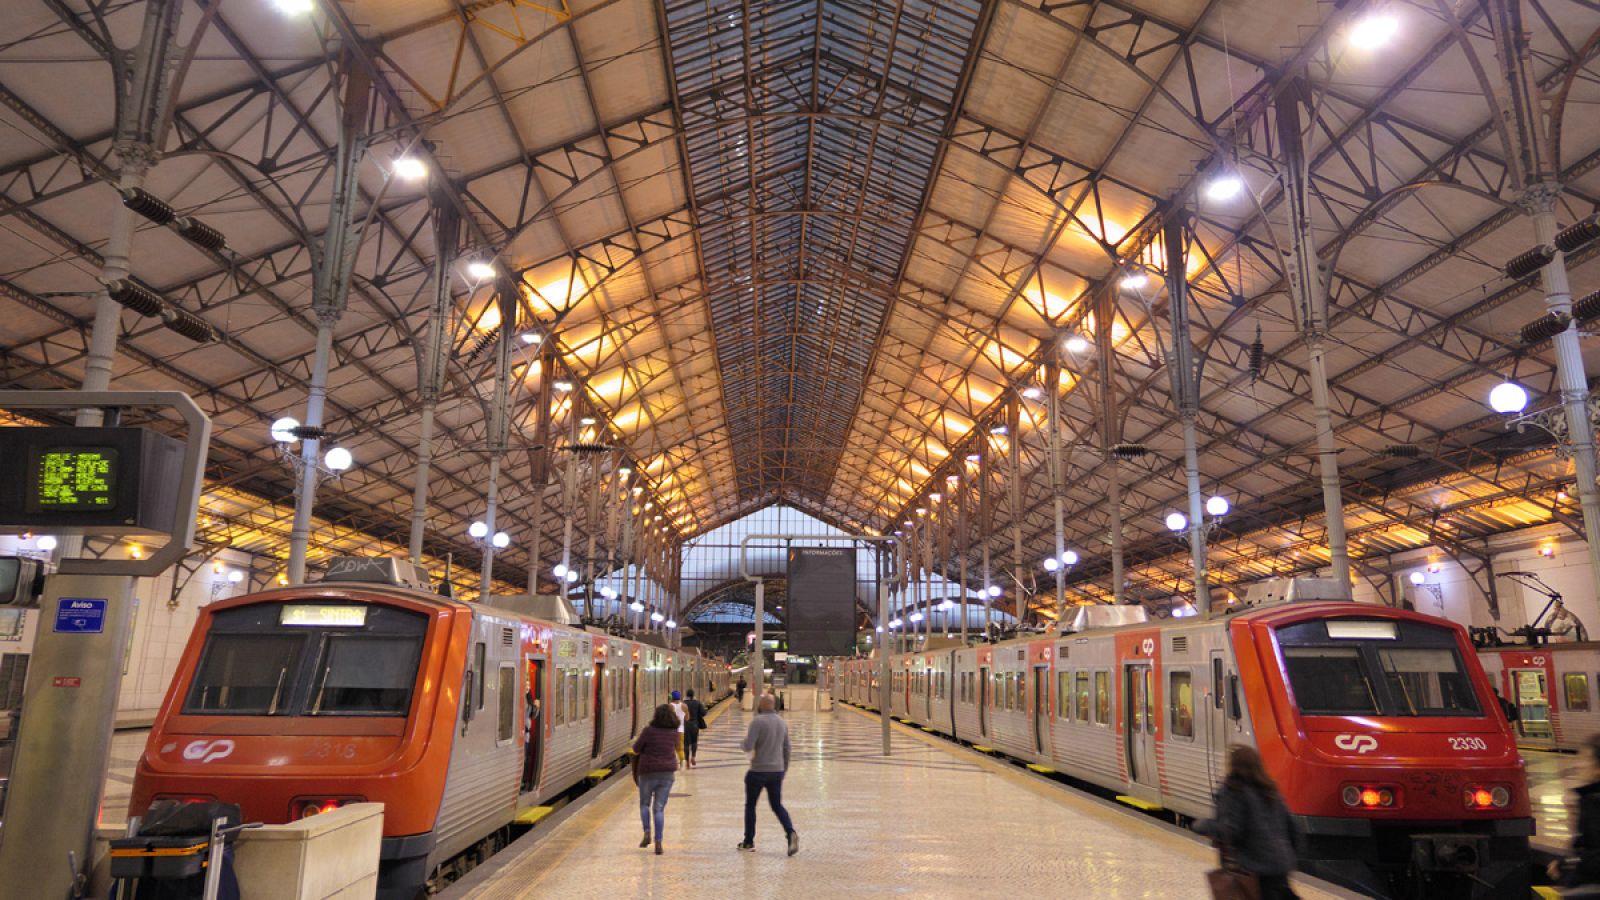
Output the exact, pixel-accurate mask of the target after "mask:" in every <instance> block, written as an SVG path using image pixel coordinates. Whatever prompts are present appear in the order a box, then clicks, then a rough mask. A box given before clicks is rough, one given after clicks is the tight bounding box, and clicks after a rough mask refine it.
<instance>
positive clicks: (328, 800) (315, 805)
mask: <svg viewBox="0 0 1600 900" xmlns="http://www.w3.org/2000/svg"><path fill="white" fill-rule="evenodd" d="M363 799H364V798H361V797H304V798H301V799H299V800H296V801H294V804H293V806H292V807H291V811H292V812H293V815H292V816H291V818H294V819H309V818H311V817H312V816H320V815H322V814H323V813H330V812H333V811H334V810H336V809H338V808H339V807H341V806H344V805H346V804H348V803H360V802H362V801H363Z"/></svg>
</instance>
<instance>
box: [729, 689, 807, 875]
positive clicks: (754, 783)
mask: <svg viewBox="0 0 1600 900" xmlns="http://www.w3.org/2000/svg"><path fill="white" fill-rule="evenodd" d="M777 709H778V700H777V698H776V697H773V696H772V695H771V694H762V695H761V696H760V697H758V698H756V717H755V719H754V720H752V721H751V722H750V730H749V731H747V732H745V736H744V744H743V747H744V751H745V752H746V753H748V754H750V770H749V771H748V772H745V773H744V840H743V841H740V842H739V849H740V850H754V849H756V801H757V800H760V799H761V792H762V791H763V790H764V791H766V792H767V803H768V804H769V805H770V806H771V807H772V812H773V815H776V816H777V817H778V822H779V823H780V824H782V825H783V833H784V834H785V835H787V836H788V838H789V855H790V856H793V855H795V854H796V853H799V852H800V833H799V832H797V831H795V830H794V822H793V821H792V820H790V818H789V811H788V810H786V809H784V808H783V776H784V775H785V774H786V773H787V772H788V771H789V724H788V723H787V722H785V721H783V717H782V716H779V715H778V713H777Z"/></svg>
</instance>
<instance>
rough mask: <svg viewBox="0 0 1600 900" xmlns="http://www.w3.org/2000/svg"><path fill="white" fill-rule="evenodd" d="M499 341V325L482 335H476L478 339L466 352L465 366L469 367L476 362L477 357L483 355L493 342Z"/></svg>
mask: <svg viewBox="0 0 1600 900" xmlns="http://www.w3.org/2000/svg"><path fill="white" fill-rule="evenodd" d="M499 339H500V326H499V325H496V326H495V327H493V328H491V329H489V330H488V331H485V332H484V333H483V334H480V335H478V339H477V340H475V341H473V342H472V349H471V350H470V351H468V352H467V365H469V366H470V365H472V364H473V363H475V362H477V361H478V357H479V356H480V355H481V354H482V353H483V351H485V350H487V349H489V348H490V347H491V346H493V345H494V342H495V341H497V340H499Z"/></svg>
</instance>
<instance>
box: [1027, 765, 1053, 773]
mask: <svg viewBox="0 0 1600 900" xmlns="http://www.w3.org/2000/svg"><path fill="white" fill-rule="evenodd" d="M1028 768H1030V769H1032V770H1033V771H1035V772H1038V773H1039V774H1040V775H1054V774H1055V773H1056V770H1055V769H1052V768H1050V767H1049V766H1041V765H1039V764H1038V763H1028Z"/></svg>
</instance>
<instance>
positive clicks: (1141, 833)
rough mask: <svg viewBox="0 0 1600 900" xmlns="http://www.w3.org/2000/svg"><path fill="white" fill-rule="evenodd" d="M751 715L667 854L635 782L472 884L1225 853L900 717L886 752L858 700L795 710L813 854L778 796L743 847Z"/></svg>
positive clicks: (1143, 863)
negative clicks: (904, 729) (643, 821)
mask: <svg viewBox="0 0 1600 900" xmlns="http://www.w3.org/2000/svg"><path fill="white" fill-rule="evenodd" d="M750 716H751V714H750V713H746V712H740V711H736V710H734V711H730V712H729V714H727V715H725V716H724V717H723V718H722V719H721V721H718V722H714V723H712V727H711V729H710V730H709V731H708V732H706V734H705V735H704V736H703V737H702V738H701V754H700V756H701V764H700V767H699V768H696V769H694V770H691V771H682V770H680V771H679V773H678V778H677V782H676V784H675V785H674V786H673V789H672V795H671V801H670V802H669V804H668V806H667V839H666V851H667V852H666V855H664V856H659V857H658V856H655V855H654V854H653V853H651V852H650V851H648V850H640V849H638V847H637V845H638V843H639V834H640V825H639V807H638V801H637V796H638V795H637V793H636V792H635V791H634V789H633V786H632V785H631V784H627V783H623V784H620V785H616V786H613V787H611V788H608V789H607V791H606V793H605V794H604V795H602V796H601V797H600V798H599V799H598V800H597V802H595V803H593V804H592V805H590V806H588V807H587V808H585V809H583V810H581V811H579V812H578V813H577V814H575V815H574V816H573V817H572V818H571V819H569V820H568V821H566V822H564V823H562V824H560V825H558V826H556V828H555V830H554V831H552V832H551V834H550V835H549V836H547V837H546V838H545V839H544V840H543V841H542V842H541V843H540V844H539V845H537V846H536V847H534V848H533V849H532V850H531V851H528V852H525V853H524V854H522V855H521V857H520V858H517V859H515V861H514V862H513V863H512V864H510V865H507V866H505V867H504V868H501V869H500V870H499V871H497V872H495V873H494V874H493V875H492V876H491V877H490V878H489V879H488V880H486V881H485V882H484V883H482V884H481V885H480V886H479V888H478V890H477V891H475V892H474V893H473V894H472V896H473V897H474V898H477V900H508V898H531V897H545V896H555V897H563V898H569V900H570V898H580V897H594V898H608V900H610V898H616V897H636V896H637V897H687V898H714V897H795V898H824V897H841V896H854V897H867V896H871V897H879V896H888V895H895V896H903V897H941V898H943V897H996V896H1014V897H1094V898H1096V900H1115V898H1188V897H1203V896H1206V886H1205V880H1204V872H1205V871H1206V870H1207V869H1209V868H1212V867H1213V866H1214V862H1213V861H1214V859H1215V857H1214V855H1213V853H1212V852H1211V851H1210V850H1209V849H1208V848H1207V847H1206V846H1205V845H1204V844H1202V843H1200V842H1199V841H1197V840H1193V839H1191V838H1189V837H1187V836H1185V835H1181V834H1174V833H1172V832H1171V831H1169V830H1167V829H1166V828H1164V827H1162V826H1160V825H1159V824H1157V823H1155V822H1154V821H1151V820H1147V819H1143V818H1142V817H1140V816H1138V815H1135V814H1129V813H1124V812H1121V811H1119V810H1114V809H1107V808H1106V807H1105V806H1103V805H1101V804H1099V803H1097V802H1095V801H1091V800H1088V799H1085V798H1082V797H1078V796H1075V795H1073V794H1071V793H1070V792H1068V791H1065V790H1060V789H1057V788H1055V787H1054V786H1049V785H1045V786H1037V785H1032V784H1030V783H1029V782H1028V781H1027V779H1024V778H1023V777H1021V776H1020V775H1016V774H1010V773H1000V772H995V771H991V770H990V769H989V768H985V767H983V766H980V765H979V764H977V763H976V762H975V761H973V760H971V759H970V758H969V757H967V756H965V755H964V754H960V753H956V752H953V751H952V750H951V749H950V748H947V747H944V746H940V745H938V744H935V743H930V742H925V741H922V740H919V739H917V738H915V737H911V736H909V735H906V734H904V733H901V732H899V730H898V729H897V730H896V733H895V735H894V743H893V751H894V753H893V756H892V757H891V758H888V759H885V758H884V757H883V756H881V755H880V743H879V731H878V723H877V720H876V719H875V718H869V717H867V716H865V715H862V714H860V713H858V712H856V711H854V710H849V709H844V708H840V709H837V710H836V711H834V712H822V713H813V712H791V713H788V714H787V715H786V718H787V719H788V722H789V730H790V736H791V740H792V743H793V748H794V758H793V762H792V764H791V767H790V770H789V775H788V777H787V779H786V781H785V783H784V801H785V805H786V806H787V807H788V809H789V812H790V814H791V815H793V817H794V820H795V827H796V828H797V829H798V831H799V832H800V835H801V848H800V854H799V855H798V856H795V857H793V858H789V857H786V856H785V855H784V845H783V835H782V833H781V831H780V829H779V827H778V825H777V821H776V820H775V819H774V818H773V816H772V813H771V812H770V811H769V810H768V809H767V808H766V806H765V803H764V802H763V804H762V806H761V808H760V810H759V819H758V820H757V834H756V845H757V851H756V852H755V853H739V852H736V851H735V850H734V845H735V844H736V843H737V842H738V841H739V839H740V837H741V833H742V828H743V796H744V795H743V791H744V786H743V774H744V769H745V756H744V754H743V753H741V752H740V751H739V749H738V742H739V740H740V739H741V738H742V737H743V735H744V728H745V725H746V723H747V722H748V721H749V719H750ZM508 852H512V853H515V852H517V851H516V850H515V849H513V850H511V851H508ZM1298 890H1299V893H1300V896H1302V897H1304V898H1307V900H1312V898H1324V897H1329V896H1336V895H1330V894H1327V893H1324V892H1322V891H1319V890H1317V889H1315V888H1313V887H1310V886H1309V885H1306V884H1304V883H1301V884H1300V885H1299V887H1298Z"/></svg>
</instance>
